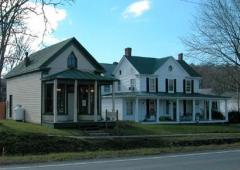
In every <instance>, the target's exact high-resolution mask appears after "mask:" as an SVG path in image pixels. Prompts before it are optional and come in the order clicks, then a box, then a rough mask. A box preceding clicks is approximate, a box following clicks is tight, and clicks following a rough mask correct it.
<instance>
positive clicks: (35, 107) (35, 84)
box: [7, 72, 41, 123]
mask: <svg viewBox="0 0 240 170" xmlns="http://www.w3.org/2000/svg"><path fill="white" fill-rule="evenodd" d="M9 95H12V102H13V103H12V111H13V115H14V108H15V107H16V105H17V104H20V105H22V106H23V107H24V109H25V119H26V121H28V122H33V123H41V73H40V72H37V73H31V74H26V75H22V76H19V77H15V78H11V79H8V80H7V101H8V102H9ZM8 111H9V109H8ZM7 116H9V114H8V115H7ZM8 118H9V117H8Z"/></svg>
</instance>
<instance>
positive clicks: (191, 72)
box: [177, 60, 202, 77]
mask: <svg viewBox="0 0 240 170" xmlns="http://www.w3.org/2000/svg"><path fill="white" fill-rule="evenodd" d="M177 61H178V63H179V64H180V65H181V66H182V67H183V68H184V70H185V71H186V72H187V73H188V74H189V75H190V76H192V77H202V76H201V75H200V74H199V73H198V72H196V71H195V70H194V69H193V68H192V67H191V66H190V65H189V64H187V63H186V62H185V61H184V60H177Z"/></svg>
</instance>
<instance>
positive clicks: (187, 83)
mask: <svg viewBox="0 0 240 170" xmlns="http://www.w3.org/2000/svg"><path fill="white" fill-rule="evenodd" d="M185 91H186V92H187V93H191V80H186V81H185Z"/></svg>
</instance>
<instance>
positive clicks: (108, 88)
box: [103, 85, 111, 93]
mask: <svg viewBox="0 0 240 170" xmlns="http://www.w3.org/2000/svg"><path fill="white" fill-rule="evenodd" d="M103 89H104V92H105V93H110V89H111V88H110V85H104V86H103Z"/></svg>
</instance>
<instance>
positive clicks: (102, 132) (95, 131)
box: [85, 130, 109, 136]
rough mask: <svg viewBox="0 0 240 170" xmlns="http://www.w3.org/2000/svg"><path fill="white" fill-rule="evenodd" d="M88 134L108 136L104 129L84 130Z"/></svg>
mask: <svg viewBox="0 0 240 170" xmlns="http://www.w3.org/2000/svg"><path fill="white" fill-rule="evenodd" d="M85 132H86V133H87V134H88V135H89V136H109V133H107V132H105V131H104V130H87V131H85Z"/></svg>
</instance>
